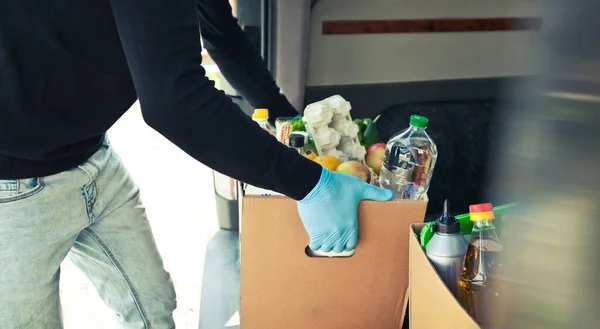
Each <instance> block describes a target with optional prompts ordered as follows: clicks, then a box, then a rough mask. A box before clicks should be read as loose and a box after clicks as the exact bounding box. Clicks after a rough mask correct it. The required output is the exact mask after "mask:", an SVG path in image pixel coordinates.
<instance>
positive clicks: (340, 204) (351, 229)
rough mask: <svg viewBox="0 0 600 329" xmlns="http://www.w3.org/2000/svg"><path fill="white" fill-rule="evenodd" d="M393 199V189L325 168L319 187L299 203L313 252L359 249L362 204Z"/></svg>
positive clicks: (299, 210)
mask: <svg viewBox="0 0 600 329" xmlns="http://www.w3.org/2000/svg"><path fill="white" fill-rule="evenodd" d="M393 197H394V193H393V192H392V191H390V190H386V189H382V188H379V187H376V186H373V185H369V184H367V183H365V182H363V181H362V180H360V179H358V178H356V177H352V176H349V175H345V174H341V173H337V172H331V171H329V170H327V169H325V168H323V171H322V173H321V178H320V179H319V182H318V183H317V185H316V186H315V187H314V188H313V190H312V191H311V192H310V193H309V194H308V195H307V196H306V197H305V198H304V199H302V200H300V201H298V213H299V214H300V218H301V219H302V224H304V228H305V229H306V231H307V232H308V235H309V237H310V244H309V247H310V249H312V250H315V251H316V250H319V249H320V250H321V251H324V252H330V251H332V250H333V251H334V252H336V253H340V252H342V251H345V250H346V251H351V250H354V249H356V242H357V239H358V204H359V203H360V201H361V200H374V201H388V200H391V199H392V198H393Z"/></svg>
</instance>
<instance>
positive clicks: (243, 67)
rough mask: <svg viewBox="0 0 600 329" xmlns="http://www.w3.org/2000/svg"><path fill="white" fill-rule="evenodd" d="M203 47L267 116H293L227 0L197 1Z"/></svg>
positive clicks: (224, 72)
mask: <svg viewBox="0 0 600 329" xmlns="http://www.w3.org/2000/svg"><path fill="white" fill-rule="evenodd" d="M197 4H198V16H199V21H200V33H201V34H202V39H203V40H204V48H206V50H207V51H208V53H209V55H210V56H211V58H212V59H213V60H214V61H215V63H216V64H217V65H218V66H219V69H220V70H221V73H222V74H223V76H224V77H225V78H226V79H227V81H228V82H229V83H230V84H231V85H232V86H233V87H234V88H235V89H236V90H237V91H238V92H239V93H240V95H242V97H244V99H246V100H247V101H248V102H249V103H250V104H251V105H252V106H254V107H261V108H268V109H269V112H270V114H271V117H280V116H296V115H298V111H296V109H294V107H293V106H292V104H290V102H289V101H288V99H287V98H286V97H285V96H284V95H283V94H282V93H281V92H280V89H279V87H278V86H277V84H276V83H275V81H274V80H273V77H272V76H271V73H270V72H269V70H268V69H267V66H266V64H265V62H264V61H263V59H262V57H261V56H260V54H259V53H258V51H257V50H256V48H255V47H254V46H253V45H252V43H251V42H250V39H249V38H248V37H247V35H246V33H245V32H244V31H243V30H242V29H241V28H240V26H239V24H238V23H237V19H236V18H235V17H233V14H232V13H231V6H230V5H229V2H228V1H227V0H197Z"/></svg>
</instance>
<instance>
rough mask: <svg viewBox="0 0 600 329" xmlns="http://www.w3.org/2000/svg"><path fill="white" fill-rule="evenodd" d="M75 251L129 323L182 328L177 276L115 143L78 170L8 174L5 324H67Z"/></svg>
mask: <svg viewBox="0 0 600 329" xmlns="http://www.w3.org/2000/svg"><path fill="white" fill-rule="evenodd" d="M67 254H69V257H70V258H71V260H72V262H73V263H74V264H75V265H76V266H78V267H79V268H80V269H81V270H82V271H83V272H84V273H85V274H86V275H87V276H88V277H89V278H90V280H91V281H92V283H93V284H94V286H95V287H96V290H97V291H98V293H99V295H100V297H101V298H102V299H103V300H104V302H105V303H106V304H107V305H108V306H109V307H110V308H111V309H113V310H114V311H115V313H116V315H117V317H118V320H119V322H120V323H121V326H122V327H123V328H174V327H175V324H174V322H173V316H172V313H173V311H174V309H175V306H176V302H175V290H174V288H173V284H172V282H171V278H170V276H169V274H168V273H167V272H166V271H165V270H164V268H163V263H162V259H161V257H160V255H159V253H158V250H157V249H156V245H155V242H154V238H153V236H152V232H151V229H150V225H149V223H148V220H147V218H146V213H145V210H144V207H143V206H142V204H141V202H140V195H139V190H138V187H137V186H136V185H135V184H134V183H133V181H132V180H131V178H130V176H129V174H128V173H127V171H126V170H125V168H124V167H123V165H122V163H121V161H120V158H119V157H118V155H117V154H116V153H115V152H114V150H113V149H112V148H111V146H110V145H109V144H108V142H106V143H105V144H104V145H102V147H101V148H100V149H99V150H98V151H97V152H96V153H95V154H94V155H93V156H92V157H91V158H90V159H89V160H88V161H87V162H85V163H83V164H82V165H80V166H78V167H77V168H74V169H72V170H69V171H66V172H62V173H59V174H56V175H52V176H48V177H38V178H32V179H21V180H0V328H2V329H13V328H14V329H16V328H19V329H21V328H22V329H25V328H27V329H29V328H32V329H55V328H62V321H61V307H60V299H59V289H58V282H59V275H60V264H61V262H62V261H63V259H64V258H65V257H66V256H67Z"/></svg>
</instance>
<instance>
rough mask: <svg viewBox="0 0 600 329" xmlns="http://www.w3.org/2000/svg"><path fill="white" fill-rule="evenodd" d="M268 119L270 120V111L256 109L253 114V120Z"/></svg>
mask: <svg viewBox="0 0 600 329" xmlns="http://www.w3.org/2000/svg"><path fill="white" fill-rule="evenodd" d="M268 118H269V110H268V109H254V113H252V119H264V120H267V119H268Z"/></svg>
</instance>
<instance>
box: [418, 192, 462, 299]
mask: <svg viewBox="0 0 600 329" xmlns="http://www.w3.org/2000/svg"><path fill="white" fill-rule="evenodd" d="M431 229H432V231H434V232H435V234H434V235H433V237H432V238H431V240H430V241H429V243H428V244H427V246H426V247H425V250H426V251H427V258H429V260H430V261H431V264H433V267H435V269H436V271H437V272H438V274H439V275H440V277H441V278H442V280H443V281H444V283H445V284H446V286H447V287H448V289H449V290H450V291H451V292H452V294H453V295H454V296H456V294H457V292H458V281H459V280H460V274H461V271H462V267H463V260H464V257H465V254H466V253H467V246H468V242H467V240H465V238H464V237H463V236H462V234H461V233H462V232H461V229H460V222H459V221H458V220H456V218H454V216H451V215H450V212H449V210H448V200H446V201H444V212H443V214H442V216H441V217H440V218H439V219H438V220H437V221H436V223H435V225H433V226H432V227H431Z"/></svg>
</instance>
